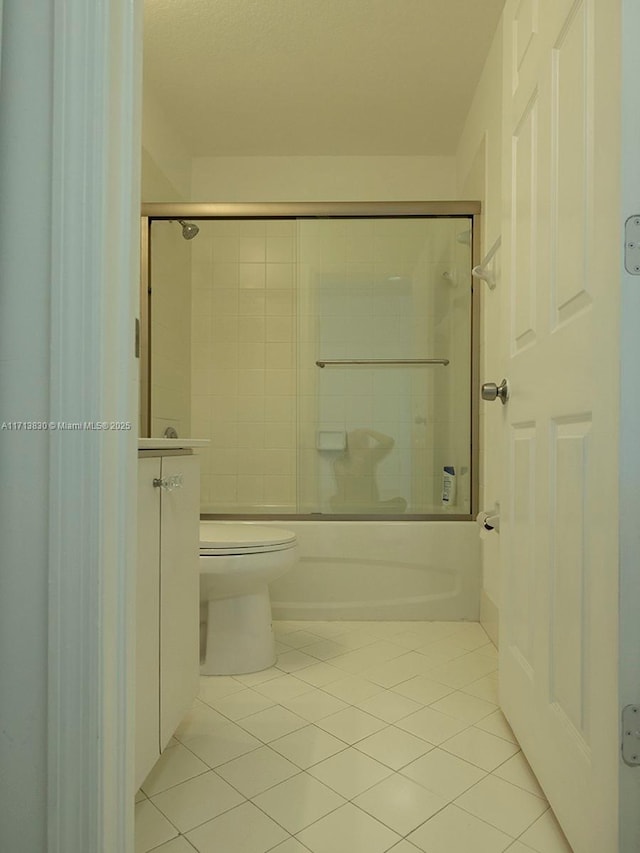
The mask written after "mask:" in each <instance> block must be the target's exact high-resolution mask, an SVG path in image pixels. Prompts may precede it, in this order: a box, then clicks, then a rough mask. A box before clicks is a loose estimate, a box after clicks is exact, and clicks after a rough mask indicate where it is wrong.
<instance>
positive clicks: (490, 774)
mask: <svg viewBox="0 0 640 853" xmlns="http://www.w3.org/2000/svg"><path fill="white" fill-rule="evenodd" d="M274 631H275V634H276V639H277V645H278V655H279V661H278V664H277V665H276V666H274V667H270V668H268V669H266V670H263V671H261V672H257V673H247V674H246V675H238V676H203V677H202V678H201V680H200V697H199V699H198V700H196V702H195V703H194V706H193V708H192V709H191V711H190V712H189V714H188V715H187V716H186V717H185V719H184V720H183V721H182V722H181V724H180V726H179V727H178V730H177V732H176V736H175V738H172V740H171V744H172V745H171V746H170V747H169V748H168V749H167V750H165V753H164V754H163V756H162V758H161V759H160V761H159V762H158V764H157V766H156V767H155V768H154V770H153V771H152V772H151V773H150V774H149V777H148V779H147V780H146V781H145V783H144V785H143V789H141V790H140V791H139V792H138V794H137V796H136V813H137V815H139V819H137V822H136V853H150V851H151V850H152V848H153V853H155V851H156V850H157V851H158V853H188V851H189V850H191V851H192V853H193V850H194V848H195V849H197V850H198V851H199V853H231V851H233V853H309V851H311V853H347V851H348V853H383V851H384V853H386V851H392V853H417V851H418V853H419V851H423V853H425V852H426V853H502V851H505V850H508V851H509V853H570V848H569V846H568V845H567V843H566V841H565V839H564V836H563V835H562V833H561V831H560V829H559V827H558V825H557V822H556V821H555V818H554V817H553V815H552V813H551V811H550V810H547V811H545V812H543V811H542V810H544V809H548V804H547V803H546V800H545V799H544V795H543V793H542V791H541V789H540V787H539V785H538V783H537V780H536V779H535V776H534V775H533V773H532V772H531V769H530V767H529V765H528V764H527V762H526V760H525V758H524V756H523V755H522V753H521V752H520V750H519V745H518V743H517V740H516V738H515V736H514V734H513V732H512V731H511V729H510V727H509V725H508V723H507V722H506V720H505V718H504V716H503V715H502V712H501V711H500V710H499V708H498V673H497V654H496V650H495V648H494V647H493V645H492V644H491V643H490V642H489V641H488V638H487V636H486V634H485V632H484V631H483V629H482V627H481V626H480V625H479V624H478V623H467V622H376V621H372V622H353V621H344V622H311V621H309V622H307V621H295V622H294V621H280V622H274ZM176 738H177V740H176ZM434 744H439V745H438V746H434ZM210 768H214V769H213V770H211V769H210ZM145 792H146V793H145ZM147 794H149V796H150V797H151V799H149V798H147ZM245 797H248V798H249V801H245V799H244V798H245ZM347 800H350V801H351V802H349V803H347ZM156 804H157V805H158V806H161V807H162V809H163V810H164V811H166V815H163V814H162V812H161V811H160V810H159V808H157V807H156ZM174 823H175V824H177V825H178V826H179V827H180V828H183V827H188V829H186V832H187V835H186V836H183V835H178V828H177V827H176V826H175V825H174ZM407 834H408V837H407V838H401V836H403V835H407ZM293 835H296V837H295V838H294V837H292V836H293ZM159 845H160V846H159Z"/></svg>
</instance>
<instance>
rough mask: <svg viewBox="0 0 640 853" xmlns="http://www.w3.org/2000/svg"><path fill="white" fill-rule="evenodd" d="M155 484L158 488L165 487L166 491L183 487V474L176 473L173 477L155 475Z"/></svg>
mask: <svg viewBox="0 0 640 853" xmlns="http://www.w3.org/2000/svg"><path fill="white" fill-rule="evenodd" d="M153 485H154V486H155V488H156V489H164V490H165V491H166V492H172V491H173V490H174V489H181V488H182V486H183V479H182V474H174V475H173V476H172V477H155V478H154V480H153Z"/></svg>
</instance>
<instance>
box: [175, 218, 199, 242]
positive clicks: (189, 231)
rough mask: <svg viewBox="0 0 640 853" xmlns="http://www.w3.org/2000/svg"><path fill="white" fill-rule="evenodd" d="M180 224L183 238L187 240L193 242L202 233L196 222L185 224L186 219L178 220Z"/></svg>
mask: <svg viewBox="0 0 640 853" xmlns="http://www.w3.org/2000/svg"><path fill="white" fill-rule="evenodd" d="M178 222H179V223H180V225H182V236H183V237H184V239H185V240H193V238H194V237H195V236H196V235H197V234H198V232H199V231H200V229H199V228H198V226H197V225H196V224H195V222H185V221H184V219H178Z"/></svg>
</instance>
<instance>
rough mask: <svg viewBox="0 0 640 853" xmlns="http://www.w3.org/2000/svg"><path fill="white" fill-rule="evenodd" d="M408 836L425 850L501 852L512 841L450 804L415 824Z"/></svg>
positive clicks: (451, 852) (413, 842)
mask: <svg viewBox="0 0 640 853" xmlns="http://www.w3.org/2000/svg"><path fill="white" fill-rule="evenodd" d="M408 840H409V841H410V842H411V843H412V844H415V845H416V846H417V847H419V848H420V849H421V850H424V851H426V853H502V851H503V850H506V849H507V847H508V846H509V845H510V844H511V842H512V841H513V839H512V838H510V837H509V836H508V835H506V834H505V833H504V832H500V830H499V829H495V828H494V827H493V826H489V824H488V823H485V822H484V821H481V820H478V819H477V818H476V817H474V816H473V815H470V814H468V813H467V812H465V811H463V810H462V809H459V808H458V807H457V806H454V805H450V806H447V807H446V808H445V809H443V810H442V811H441V812H438V813H437V814H436V815H434V816H433V817H432V818H431V820H428V821H426V823H423V824H422V826H419V827H418V829H416V830H415V831H414V832H412V833H411V835H409V838H408Z"/></svg>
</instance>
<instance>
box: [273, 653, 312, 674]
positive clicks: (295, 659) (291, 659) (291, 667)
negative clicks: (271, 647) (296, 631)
mask: <svg viewBox="0 0 640 853" xmlns="http://www.w3.org/2000/svg"><path fill="white" fill-rule="evenodd" d="M317 662H318V661H317V658H314V657H311V655H308V654H305V652H304V650H301V649H292V650H291V651H290V652H284V654H281V655H278V660H277V661H276V667H277V668H278V669H281V670H282V671H283V672H296V670H298V669H304V668H305V666H312V665H313V664H316V663H317Z"/></svg>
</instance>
